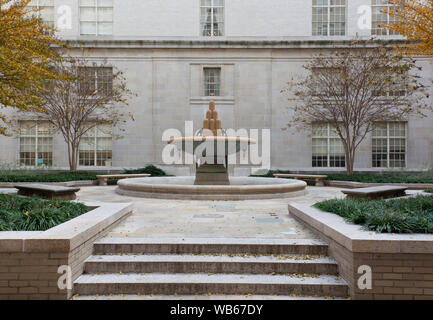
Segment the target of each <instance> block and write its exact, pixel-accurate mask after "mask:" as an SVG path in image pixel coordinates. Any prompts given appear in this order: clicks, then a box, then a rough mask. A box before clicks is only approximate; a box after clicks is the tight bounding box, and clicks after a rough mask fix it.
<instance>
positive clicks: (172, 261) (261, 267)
mask: <svg viewBox="0 0 433 320" xmlns="http://www.w3.org/2000/svg"><path fill="white" fill-rule="evenodd" d="M84 272H85V273H119V272H122V273H153V272H158V273H195V272H197V273H238V274H240V273H247V274H271V273H277V274H288V273H296V274H330V275H336V274H337V273H338V265H337V263H336V262H335V261H333V260H331V259H329V258H326V257H318V256H302V255H300V256H296V255H291V256H248V255H242V256H227V255H96V256H91V257H89V259H87V260H86V262H85V267H84Z"/></svg>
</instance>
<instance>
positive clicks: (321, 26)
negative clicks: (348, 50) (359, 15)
mask: <svg viewBox="0 0 433 320" xmlns="http://www.w3.org/2000/svg"><path fill="white" fill-rule="evenodd" d="M345 34H346V0H313V36H344V35H345Z"/></svg>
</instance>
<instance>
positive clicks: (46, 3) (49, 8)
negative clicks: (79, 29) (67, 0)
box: [28, 0, 54, 28]
mask: <svg viewBox="0 0 433 320" xmlns="http://www.w3.org/2000/svg"><path fill="white" fill-rule="evenodd" d="M28 7H29V8H32V9H38V10H39V11H38V12H34V13H35V14H36V15H37V16H38V17H40V18H41V19H42V20H43V21H44V23H45V24H47V25H48V26H50V27H52V28H53V27H54V0H31V1H30V3H29V4H28ZM34 13H33V12H32V14H34Z"/></svg>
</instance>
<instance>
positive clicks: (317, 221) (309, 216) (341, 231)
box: [289, 203, 433, 254]
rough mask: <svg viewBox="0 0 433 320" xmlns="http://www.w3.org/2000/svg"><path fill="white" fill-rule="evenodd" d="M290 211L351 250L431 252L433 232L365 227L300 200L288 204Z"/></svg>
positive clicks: (432, 252)
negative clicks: (396, 230) (424, 232)
mask: <svg viewBox="0 0 433 320" xmlns="http://www.w3.org/2000/svg"><path fill="white" fill-rule="evenodd" d="M289 213H290V214H291V215H292V216H294V217H295V218H297V219H298V220H300V221H302V222H304V223H305V224H307V225H309V226H311V227H313V228H314V229H315V230H316V231H318V232H320V233H322V234H323V235H325V236H326V237H329V238H331V239H332V240H334V241H336V242H337V243H338V244H340V245H341V246H343V247H345V248H346V249H348V250H350V251H351V252H368V253H410V254H414V253H419V254H433V234H389V233H376V232H373V231H366V230H363V229H362V228H361V226H359V225H354V224H349V223H347V222H346V221H345V220H344V219H343V218H342V217H340V216H338V215H336V214H333V213H329V212H324V211H321V210H318V209H316V208H314V207H311V206H308V205H303V204H296V203H292V204H289Z"/></svg>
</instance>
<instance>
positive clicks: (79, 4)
mask: <svg viewBox="0 0 433 320" xmlns="http://www.w3.org/2000/svg"><path fill="white" fill-rule="evenodd" d="M78 1H79V2H78V6H79V13H78V19H79V26H80V35H81V36H112V35H113V33H114V0H113V1H112V4H111V6H110V7H107V6H99V5H98V0H96V2H95V5H94V6H85V5H82V4H81V0H78ZM82 8H95V21H83V20H81V9H82ZM99 8H111V9H112V10H113V16H112V19H111V21H99V20H98V16H99V12H98V9H99ZM82 22H95V23H96V33H82V28H81V23H82ZM109 22H110V23H111V30H112V32H111V34H106V33H103V34H100V32H99V24H100V23H109Z"/></svg>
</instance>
